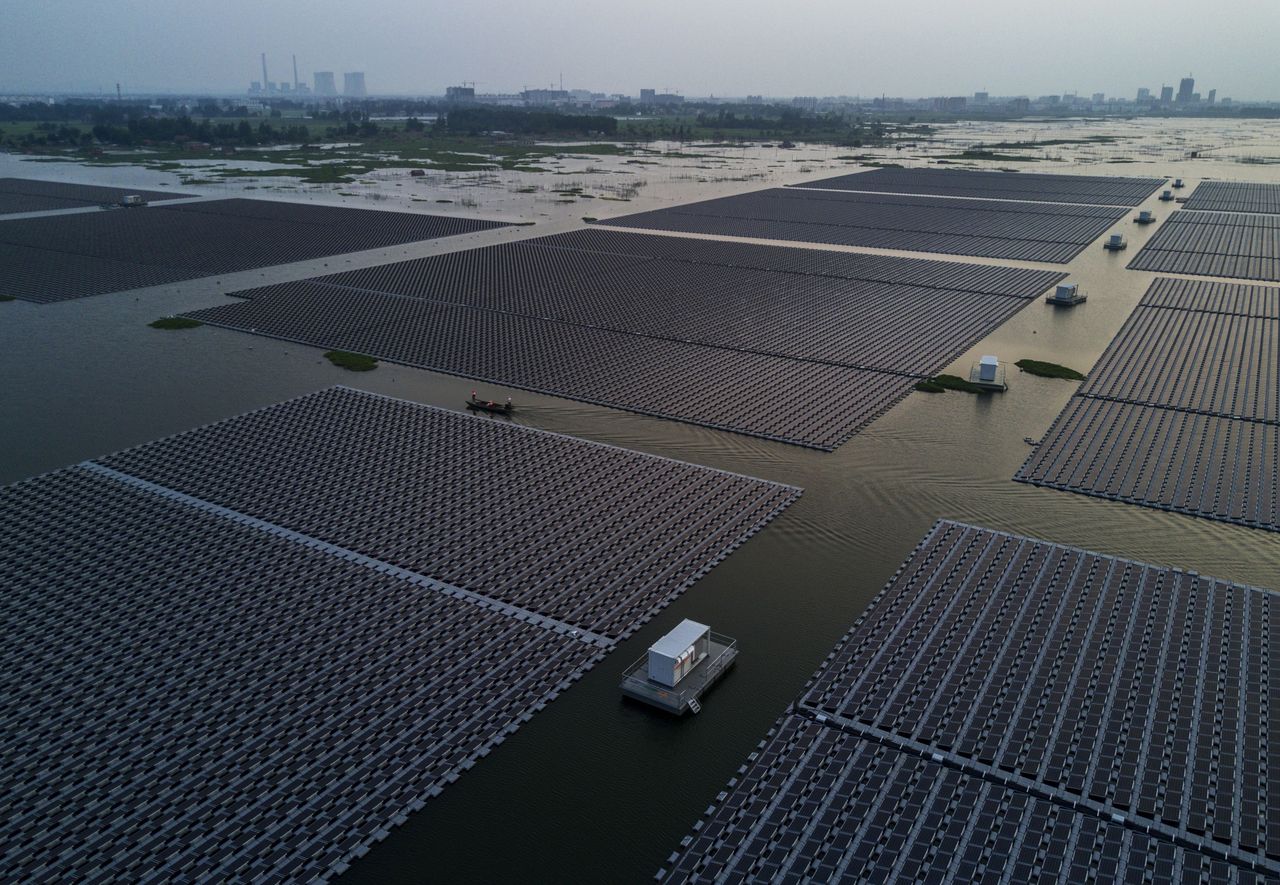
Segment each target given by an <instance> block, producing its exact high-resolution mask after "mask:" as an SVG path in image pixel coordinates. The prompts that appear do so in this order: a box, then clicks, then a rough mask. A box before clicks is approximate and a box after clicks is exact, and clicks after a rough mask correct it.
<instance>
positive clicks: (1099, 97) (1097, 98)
mask: <svg viewBox="0 0 1280 885" xmlns="http://www.w3.org/2000/svg"><path fill="white" fill-rule="evenodd" d="M1106 100H1107V96H1106V94H1105V93H1102V92H1095V93H1094V94H1093V98H1091V99H1090V100H1089V103H1090V104H1102V103H1103V102H1105V101H1106Z"/></svg>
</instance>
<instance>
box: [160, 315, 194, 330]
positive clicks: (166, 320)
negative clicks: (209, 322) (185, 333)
mask: <svg viewBox="0 0 1280 885" xmlns="http://www.w3.org/2000/svg"><path fill="white" fill-rule="evenodd" d="M147 325H148V326H150V327H151V328H153V329H194V328H195V327H196V326H203V325H204V323H202V322H200V321H199V320H193V319H191V317H161V318H160V319H158V320H156V321H154V322H151V323H147Z"/></svg>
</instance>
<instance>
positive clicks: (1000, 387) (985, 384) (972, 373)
mask: <svg viewBox="0 0 1280 885" xmlns="http://www.w3.org/2000/svg"><path fill="white" fill-rule="evenodd" d="M969 383H970V384H976V385H977V386H978V387H981V388H982V389H983V390H990V391H994V392H996V393H1004V392H1005V391H1006V390H1008V389H1009V385H1008V383H1007V382H1006V381H1005V369H1004V365H1003V364H1002V363H1001V362H1000V361H999V360H998V359H996V358H995V357H994V356H990V355H987V356H984V357H983V358H982V359H981V360H979V361H978V363H977V364H976V365H975V366H974V367H973V368H971V369H970V370H969Z"/></svg>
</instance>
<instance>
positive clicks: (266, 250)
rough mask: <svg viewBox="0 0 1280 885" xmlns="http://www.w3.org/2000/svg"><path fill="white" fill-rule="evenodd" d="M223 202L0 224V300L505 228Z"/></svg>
mask: <svg viewBox="0 0 1280 885" xmlns="http://www.w3.org/2000/svg"><path fill="white" fill-rule="evenodd" d="M505 226H506V225H505V223H503V222H496V221H479V220H476V219H470V218H446V217H443V216H438V215H419V214H416V213H411V212H384V211H381V210H372V209H348V208H345V207H340V206H317V205H310V204H302V203H284V202H275V201H268V200H249V199H241V198H232V199H225V200H202V201H198V202H192V203H181V204H178V205H170V206H165V205H159V206H147V207H145V208H135V209H117V210H113V211H110V212H90V213H76V214H74V215H63V216H56V217H55V216H48V217H43V218H21V219H14V220H10V221H6V222H4V223H3V224H0V266H3V267H4V268H5V270H6V272H5V274H4V275H3V276H0V294H3V295H10V296H13V297H16V298H21V299H23V300H26V301H36V302H51V301H64V300H67V299H72V298H84V297H86V296H89V295H100V294H104V293H108V292H119V291H123V290H126V289H137V288H141V287H144V286H154V285H158V284H161V283H168V282H179V281H182V280H192V279H197V278H199V277H207V276H213V275H216V274H224V273H232V272H235V271H242V270H251V269H254V268H259V267H268V266H271V265H276V264H288V263H291V262H295V261H305V260H309V259H314V258H324V257H328V256H331V255H340V254H343V253H347V252H358V251H361V250H365V249H376V248H381V247H386V246H395V245H401V244H404V243H411V242H417V241H420V240H431V239H436V238H438V237H447V236H454V235H456V234H462V233H474V232H476V231H483V230H490V229H492V228H495V227H505Z"/></svg>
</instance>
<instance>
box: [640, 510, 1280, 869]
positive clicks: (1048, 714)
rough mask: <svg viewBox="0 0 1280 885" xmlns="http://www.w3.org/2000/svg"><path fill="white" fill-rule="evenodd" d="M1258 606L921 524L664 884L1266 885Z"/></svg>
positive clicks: (1274, 759)
mask: <svg viewBox="0 0 1280 885" xmlns="http://www.w3.org/2000/svg"><path fill="white" fill-rule="evenodd" d="M1278 626H1280V596H1277V594H1276V593H1274V592H1273V591H1269V590H1260V589H1257V588H1252V587H1246V586H1242V585H1238V584H1232V583H1228V582H1225V581H1219V580H1216V579H1213V578H1207V577H1204V576H1200V575H1197V574H1195V573H1191V572H1183V571H1179V570H1177V569H1169V568H1163V567H1159V566H1153V565H1147V564H1144V563H1140V562H1133V561H1130V560H1124V559H1117V558H1114V557H1110V556H1104V555H1101V554H1097V553H1091V552H1088V551H1085V550H1081V549H1078V548H1073V547H1064V546H1060V545H1056V544H1050V543H1047V542H1043V541H1036V540H1033V539H1030V538H1025V537H1020V536H1017V535H1011V534H1006V533H1004V532H996V531H991V530H989V529H982V528H976V527H973V526H967V525H963V524H960V523H955V522H950V521H941V522H939V523H937V524H936V525H935V526H934V528H933V530H932V531H931V532H930V533H929V534H928V535H927V536H926V537H925V538H924V540H923V541H922V542H921V544H920V545H919V546H918V547H917V548H916V550H915V551H914V552H913V553H912V554H911V556H910V557H909V558H908V560H907V561H906V562H905V563H904V564H903V566H902V567H901V568H900V569H899V571H898V572H897V574H896V575H895V576H894V577H893V579H892V580H891V581H890V582H889V584H888V585H887V586H886V587H885V589H884V590H883V591H882V592H881V593H880V594H879V595H878V596H877V597H876V599H875V600H873V602H872V603H871V605H870V606H869V607H868V608H867V610H866V612H865V613H864V614H863V615H862V616H861V617H860V618H859V619H858V621H857V622H856V623H855V624H854V626H853V628H852V629H851V630H850V632H849V633H848V634H846V636H845V637H844V639H842V640H841V642H840V643H839V644H838V645H837V646H836V648H835V650H834V651H832V653H831V654H830V655H828V657H827V660H826V662H825V663H824V664H823V665H822V667H821V668H820V669H819V670H818V672H817V673H815V674H814V676H813V677H812V678H811V679H810V681H809V684H808V686H807V687H806V690H805V692H804V693H803V694H802V695H801V697H800V699H799V700H798V701H797V702H796V703H795V704H793V705H792V707H791V709H790V710H789V711H788V712H787V713H786V714H785V715H783V716H782V717H781V718H780V719H779V720H778V722H777V723H776V724H775V725H774V728H773V729H772V730H771V731H770V732H769V735H768V736H767V737H766V738H765V740H764V741H763V742H762V743H761V744H760V745H759V747H758V748H757V749H756V751H755V752H754V753H752V754H751V756H750V757H749V758H748V760H747V762H746V764H744V765H743V766H742V767H741V768H740V769H739V772H738V775H737V777H735V778H734V779H732V780H731V781H730V782H729V786H728V788H727V789H726V790H725V791H724V792H723V793H721V794H720V795H719V796H718V797H717V798H716V801H715V802H714V803H713V804H712V805H711V807H710V808H709V809H708V810H707V812H706V813H705V815H704V816H703V818H702V820H701V821H699V822H698V825H697V826H696V828H695V829H694V831H693V832H692V833H690V834H689V835H688V836H687V837H686V838H685V839H684V841H683V842H682V843H681V847H680V850H678V851H677V852H675V853H674V854H673V855H672V856H671V858H670V859H669V861H668V864H667V867H666V869H665V870H663V871H662V872H661V873H660V874H659V878H662V879H664V880H665V881H672V882H684V881H698V882H736V881H744V880H745V881H791V880H794V881H824V882H829V881H925V882H934V881H938V882H949V881H955V882H961V881H964V882H968V881H980V880H986V879H990V880H992V881H1020V882H1022V881H1037V880H1038V879H1039V877H1044V878H1046V879H1048V880H1052V881H1070V882H1077V881H1093V880H1098V881H1126V880H1130V879H1134V878H1135V876H1136V880H1138V881H1142V880H1144V878H1151V879H1154V881H1187V879H1188V878H1191V879H1195V880H1202V879H1203V880H1211V881H1215V882H1218V881H1220V882H1263V881H1275V878H1276V877H1277V876H1280V829H1278V828H1277V826H1276V821H1277V820H1280V808H1277V803H1278V802H1280V794H1277V792H1276V790H1275V788H1274V779H1273V778H1271V777H1270V776H1269V774H1268V775H1264V774H1263V772H1268V773H1269V772H1274V771H1276V770H1277V768H1276V766H1277V765H1280V747H1277V746H1276V744H1275V742H1274V741H1273V740H1271V735H1273V734H1274V733H1275V731H1276V729H1277V728H1278V727H1280V710H1277V709H1276V707H1275V704H1274V701H1275V697H1274V692H1273V691H1270V690H1269V688H1268V687H1269V686H1270V685H1274V684H1275V680H1276V679H1277V678H1278V677H1280V660H1278V659H1277V658H1276V654H1275V644H1274V639H1273V638H1272V637H1274V635H1275V631H1276V629H1277V627H1278Z"/></svg>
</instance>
